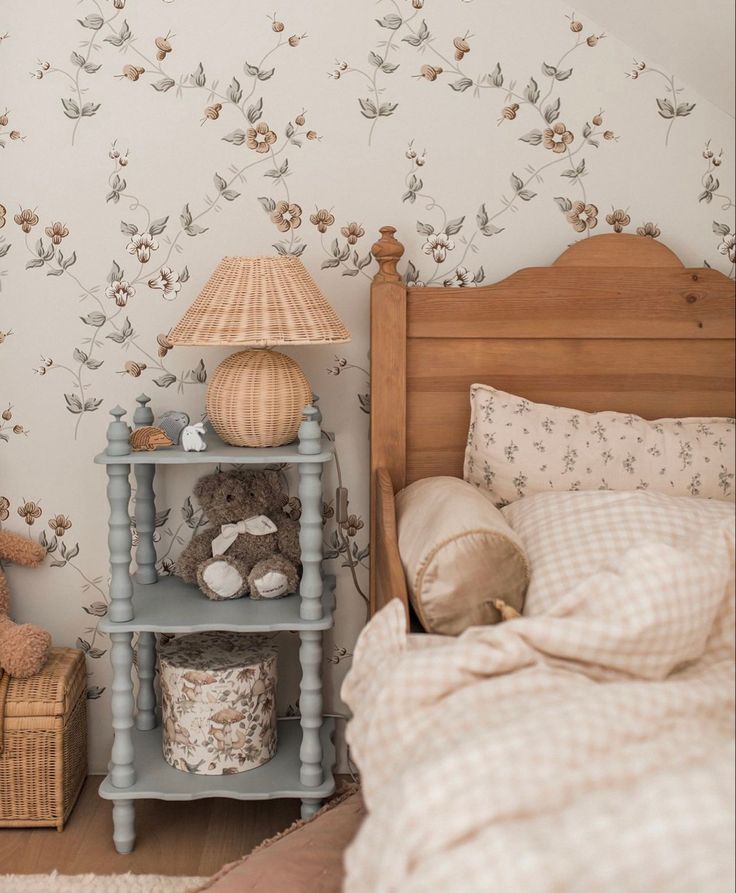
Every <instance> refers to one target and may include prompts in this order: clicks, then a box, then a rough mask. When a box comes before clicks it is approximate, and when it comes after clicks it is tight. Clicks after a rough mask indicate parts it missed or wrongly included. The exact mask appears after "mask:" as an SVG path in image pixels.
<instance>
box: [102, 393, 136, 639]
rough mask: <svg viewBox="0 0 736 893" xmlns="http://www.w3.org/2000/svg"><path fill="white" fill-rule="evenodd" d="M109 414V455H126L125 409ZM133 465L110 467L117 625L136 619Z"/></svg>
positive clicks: (113, 606)
mask: <svg viewBox="0 0 736 893" xmlns="http://www.w3.org/2000/svg"><path fill="white" fill-rule="evenodd" d="M110 414H111V415H112V416H113V419H114V421H112V422H110V425H109V426H108V429H107V454H108V455H109V456H121V457H123V456H127V455H128V453H129V446H128V437H129V431H128V426H127V425H126V424H125V423H124V422H123V421H122V417H123V416H124V415H125V410H124V409H122V408H121V407H120V406H116V407H115V408H114V409H113V410H111V412H110ZM129 476H130V465H128V464H124V463H115V464H112V465H108V466H107V499H108V502H109V504H110V520H109V522H108V528H109V532H108V539H107V542H108V545H109V548H110V613H109V617H110V620H113V621H115V622H116V623H120V622H125V621H126V620H132V619H133V583H132V582H131V579H130V550H131V548H132V545H133V538H132V536H131V533H130V515H129V514H128V511H129V504H130V479H129Z"/></svg>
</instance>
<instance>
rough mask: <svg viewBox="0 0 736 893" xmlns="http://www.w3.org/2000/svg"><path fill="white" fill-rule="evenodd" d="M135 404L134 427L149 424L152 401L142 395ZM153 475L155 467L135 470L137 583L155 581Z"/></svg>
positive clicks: (156, 576) (138, 467) (151, 417)
mask: <svg viewBox="0 0 736 893" xmlns="http://www.w3.org/2000/svg"><path fill="white" fill-rule="evenodd" d="M136 402H137V403H138V408H137V409H136V411H135V413H134V415H133V423H134V424H135V427H136V428H143V427H145V426H146V425H152V424H153V411H152V410H151V407H150V406H149V405H148V404H149V403H150V402H151V398H150V397H148V396H146V394H141V395H140V397H136ZM155 472H156V466H155V465H153V464H150V465H136V467H135V480H136V490H135V529H136V533H137V534H138V548H137V549H136V552H135V560H136V564H137V565H138V572H137V573H136V579H137V580H138V582H139V583H155V582H156V581H157V580H158V573H157V572H156V547H155V546H154V544H153V534H154V532H155V530H156V498H155V496H154V493H153V476H154V474H155Z"/></svg>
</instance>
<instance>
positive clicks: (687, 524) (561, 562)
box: [501, 491, 734, 615]
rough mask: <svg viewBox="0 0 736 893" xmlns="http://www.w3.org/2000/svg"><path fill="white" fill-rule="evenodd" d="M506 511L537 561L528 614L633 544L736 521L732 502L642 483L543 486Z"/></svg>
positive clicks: (685, 544)
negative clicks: (581, 488) (612, 487)
mask: <svg viewBox="0 0 736 893" xmlns="http://www.w3.org/2000/svg"><path fill="white" fill-rule="evenodd" d="M501 513H502V514H503V516H504V518H506V520H507V521H508V522H509V524H510V525H511V527H513V529H514V530H515V531H516V533H517V534H518V535H519V537H520V538H521V541H522V543H523V544H524V550H525V551H526V554H527V558H528V560H529V564H530V565H531V569H532V574H531V580H530V582H529V588H528V589H527V593H526V603H525V606H524V613H525V614H526V615H534V614H545V613H547V612H548V611H549V610H550V609H552V608H553V607H554V605H555V604H556V602H558V601H559V599H560V598H561V597H562V596H563V595H565V594H566V593H567V592H569V590H570V589H572V588H573V587H575V586H577V585H578V584H579V583H582V582H584V581H585V580H586V579H589V578H591V577H593V576H594V575H595V574H597V573H598V572H599V571H601V570H602V569H604V568H606V567H608V566H610V565H616V564H617V563H618V562H619V561H620V559H621V558H622V556H623V555H624V553H625V552H627V551H628V550H629V549H631V548H633V547H634V546H643V545H645V544H647V543H661V544H664V545H667V546H672V547H673V548H677V549H685V548H689V547H690V546H691V545H692V544H693V543H694V542H695V541H696V540H697V539H698V537H699V536H700V535H701V534H702V533H703V532H704V531H707V530H708V529H711V528H715V527H718V526H719V525H721V524H723V523H728V524H730V525H731V526H732V525H733V523H734V506H733V504H731V503H727V502H722V501H717V500H708V499H694V498H693V497H691V496H665V495H664V494H662V493H645V492H641V491H630V492H628V493H627V492H619V493H611V492H603V493H598V492H587V493H585V492H582V493H537V494H536V495H535V496H527V497H526V498H525V499H519V500H517V501H516V502H514V503H512V504H511V505H507V506H506V507H505V508H504V509H502V510H501ZM622 607H623V606H622Z"/></svg>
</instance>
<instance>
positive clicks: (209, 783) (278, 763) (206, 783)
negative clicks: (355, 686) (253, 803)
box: [100, 718, 335, 800]
mask: <svg viewBox="0 0 736 893" xmlns="http://www.w3.org/2000/svg"><path fill="white" fill-rule="evenodd" d="M334 729H335V722H334V720H332V719H326V720H324V721H323V723H322V730H321V735H320V737H321V740H322V769H323V773H324V779H325V780H324V781H323V782H322V784H321V785H319V786H318V787H314V788H308V787H306V786H305V785H303V784H302V783H301V781H300V780H299V770H300V767H301V763H300V760H299V748H300V746H301V741H302V734H301V726H300V725H299V720H298V718H297V719H284V720H279V724H278V749H277V751H276V753H275V754H274V756H273V757H272V758H271V759H270V760H269V761H268V762H267V763H264V764H263V766H258V768H257V769H249V770H248V771H247V772H239V773H237V774H236V775H197V774H195V773H189V772H184V771H183V770H181V769H174V768H173V766H170V765H169V764H168V763H167V762H166V761H165V760H164V757H163V752H162V749H161V730H160V728H159V729H153V730H151V731H150V732H140V731H137V730H134V732H133V746H134V748H135V770H136V781H135V783H134V784H133V785H131V786H130V787H129V788H116V787H113V785H112V782H111V781H110V777H109V776H108V777H107V778H105V780H104V781H103V782H102V785H101V786H100V796H101V797H103V798H104V799H106V800H142V799H157V800H200V799H203V798H205V797H230V798H232V799H234V800H272V799H279V798H281V797H299V798H313V799H315V800H322V799H324V798H325V797H329V796H330V794H331V793H332V792H333V791H334V790H335V781H334V778H333V775H332V767H333V766H334V764H335V746H334V744H333V741H332V738H333V735H334Z"/></svg>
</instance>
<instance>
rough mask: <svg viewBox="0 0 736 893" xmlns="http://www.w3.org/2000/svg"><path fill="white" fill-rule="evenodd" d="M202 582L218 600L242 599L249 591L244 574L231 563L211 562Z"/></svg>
mask: <svg viewBox="0 0 736 893" xmlns="http://www.w3.org/2000/svg"><path fill="white" fill-rule="evenodd" d="M202 581H203V582H204V584H205V586H206V587H207V590H209V592H208V593H207V594H209V593H210V592H211V593H212V595H210V598H214V599H216V600H225V599H230V598H240V596H241V595H243V594H244V593H245V591H246V589H247V587H246V584H245V581H244V579H243V576H242V574H241V573H240V571H239V570H238V569H237V568H236V567H233V565H232V564H230V562H229V561H212V562H210V563H209V564H208V565H207V567H205V568H204V570H203V571H202Z"/></svg>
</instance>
